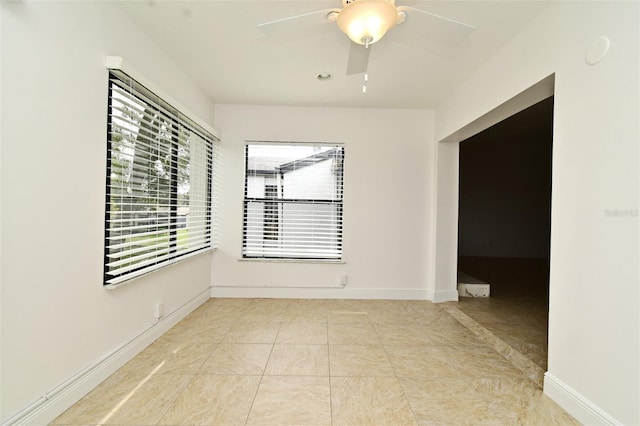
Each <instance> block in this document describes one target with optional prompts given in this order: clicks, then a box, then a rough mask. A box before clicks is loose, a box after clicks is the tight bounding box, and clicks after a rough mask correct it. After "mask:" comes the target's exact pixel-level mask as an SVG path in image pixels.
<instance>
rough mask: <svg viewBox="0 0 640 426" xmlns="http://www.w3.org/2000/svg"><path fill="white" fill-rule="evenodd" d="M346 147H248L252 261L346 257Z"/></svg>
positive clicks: (247, 233) (247, 228)
mask: <svg viewBox="0 0 640 426" xmlns="http://www.w3.org/2000/svg"><path fill="white" fill-rule="evenodd" d="M343 176H344V147H343V146H342V145H338V144H303V143H266V142H262V143H247V144H246V146H245V185H244V227H243V244H242V257H243V258H246V259H251V258H253V259H260V258H262V259H308V260H333V261H339V260H341V259H342V209H343Z"/></svg>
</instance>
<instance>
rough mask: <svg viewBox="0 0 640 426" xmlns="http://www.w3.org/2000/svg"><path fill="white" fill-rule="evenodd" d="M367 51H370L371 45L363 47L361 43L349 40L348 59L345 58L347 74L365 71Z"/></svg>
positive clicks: (367, 60) (367, 61) (367, 57)
mask: <svg viewBox="0 0 640 426" xmlns="http://www.w3.org/2000/svg"><path fill="white" fill-rule="evenodd" d="M369 53H371V46H369V47H364V46H363V45H361V44H356V43H354V42H351V47H350V48H349V59H348V60H347V75H351V74H360V73H363V72H367V66H368V65H369Z"/></svg>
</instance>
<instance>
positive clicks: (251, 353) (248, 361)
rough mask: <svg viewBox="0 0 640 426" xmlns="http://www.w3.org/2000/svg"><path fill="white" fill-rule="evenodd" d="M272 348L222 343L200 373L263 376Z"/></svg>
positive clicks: (260, 345)
mask: <svg viewBox="0 0 640 426" xmlns="http://www.w3.org/2000/svg"><path fill="white" fill-rule="evenodd" d="M272 347H273V345H271V344H259V343H221V344H220V345H218V347H217V348H216V349H215V351H213V353H212V354H211V356H210V357H209V358H208V359H207V360H206V362H205V363H204V364H203V366H202V368H201V369H200V371H199V372H198V373H199V374H257V375H262V373H263V372H264V369H265V366H266V365H267V361H268V360H269V355H270V354H271V349H272Z"/></svg>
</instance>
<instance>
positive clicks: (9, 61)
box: [0, 2, 214, 423]
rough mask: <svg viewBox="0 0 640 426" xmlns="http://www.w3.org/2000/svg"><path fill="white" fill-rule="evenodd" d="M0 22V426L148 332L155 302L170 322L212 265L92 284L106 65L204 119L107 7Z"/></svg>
mask: <svg viewBox="0 0 640 426" xmlns="http://www.w3.org/2000/svg"><path fill="white" fill-rule="evenodd" d="M0 13H1V22H0V24H1V31H2V33H1V40H2V60H1V66H2V68H1V73H0V75H1V78H2V81H1V85H2V99H1V109H2V114H3V116H2V129H1V141H2V145H1V155H0V158H1V161H2V164H1V167H0V173H1V174H0V182H1V184H2V188H1V191H0V193H1V197H2V199H1V202H2V209H1V215H0V217H1V220H2V222H1V224H0V225H1V229H2V241H1V254H2V259H1V262H2V271H1V283H2V289H1V290H2V298H1V302H2V306H1V334H2V349H1V357H2V366H1V368H2V371H1V373H0V376H1V377H2V384H1V391H2V397H1V400H2V403H1V408H0V409H1V412H0V422H1V421H4V420H7V419H8V418H10V417H12V416H13V415H14V414H16V413H17V412H19V411H20V410H22V409H24V408H26V407H28V406H29V405H30V404H32V403H34V402H37V401H41V396H42V395H44V394H45V393H47V392H49V391H51V390H52V389H54V388H55V387H56V386H57V385H59V384H61V383H62V382H64V381H65V380H67V379H69V378H71V377H73V376H74V375H75V374H76V373H78V372H80V371H81V370H82V369H84V368H86V367H90V366H92V365H94V363H96V362H97V361H98V360H100V359H101V358H103V357H104V356H107V355H109V354H111V353H112V352H113V351H114V350H115V349H117V348H120V347H121V346H122V345H124V344H125V343H126V342H128V341H129V340H130V339H132V338H134V337H136V336H138V335H139V334H140V333H141V332H143V331H144V330H146V329H148V328H149V327H151V326H152V324H153V317H154V305H155V303H156V302H157V301H159V300H163V301H164V302H165V312H166V313H170V312H172V311H173V310H175V309H177V308H178V307H180V306H181V305H183V304H185V303H186V302H187V301H189V300H191V299H192V298H194V297H195V296H197V295H198V294H200V293H202V292H205V293H204V294H205V296H208V295H209V292H208V291H207V288H208V286H209V285H210V271H211V269H210V258H211V256H210V255H204V256H201V257H198V258H195V259H193V260H190V261H186V262H184V263H181V264H179V265H176V266H173V267H169V268H166V269H164V270H162V271H159V272H157V273H155V274H152V275H150V276H147V277H144V278H141V279H139V280H137V281H136V282H134V283H132V284H130V285H127V286H125V287H121V288H119V289H116V290H112V291H107V290H105V289H103V287H102V260H103V242H102V238H103V232H104V231H103V229H104V200H105V164H106V113H107V71H106V69H105V68H104V65H103V63H104V57H105V55H118V56H122V57H124V58H125V60H128V61H129V62H130V63H131V64H132V65H133V66H134V67H135V68H136V69H138V70H139V71H140V72H143V73H144V74H145V76H146V77H147V78H148V79H150V80H152V81H153V82H155V83H156V84H157V85H158V86H159V87H161V88H163V89H164V90H165V91H166V92H168V93H170V94H172V95H173V96H174V97H175V98H176V99H177V100H179V101H180V103H182V104H183V105H186V106H188V108H189V109H191V110H192V111H195V112H196V113H198V115H200V116H201V117H203V118H204V119H209V121H211V120H212V118H213V113H214V110H213V105H212V104H210V103H209V101H208V100H207V99H206V98H204V97H203V96H202V95H201V94H200V93H199V91H198V90H197V89H196V88H195V87H194V86H193V84H191V82H190V81H188V80H187V79H186V77H185V76H184V75H183V74H181V73H180V71H179V70H178V68H177V66H176V65H175V64H174V63H172V62H171V61H170V60H169V59H168V58H167V57H166V56H164V54H163V53H162V52H161V51H160V50H159V49H158V48H157V47H156V46H155V45H153V44H151V43H150V42H149V41H148V40H147V39H146V38H145V36H144V35H143V34H142V33H140V32H139V31H138V30H137V29H136V28H135V27H134V26H133V25H132V23H131V22H129V20H128V19H127V18H126V17H125V16H124V15H123V14H122V13H120V11H119V9H118V7H117V6H116V5H115V4H114V3H108V2H99V3H98V2H72V3H61V2H55V3H53V2H2V3H0ZM103 373H105V372H103ZM98 376H99V375H98ZM95 384H97V383H94V385H95ZM80 395H81V394H80ZM75 396H76V397H78V394H75ZM67 402H69V401H67ZM54 411H55V410H54ZM49 415H51V412H50V413H49ZM41 422H42V421H39V422H36V423H41Z"/></svg>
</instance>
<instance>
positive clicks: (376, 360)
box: [52, 299, 577, 426]
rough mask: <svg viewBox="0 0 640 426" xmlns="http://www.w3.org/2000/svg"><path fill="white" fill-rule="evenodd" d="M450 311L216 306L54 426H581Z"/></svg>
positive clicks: (347, 304)
mask: <svg viewBox="0 0 640 426" xmlns="http://www.w3.org/2000/svg"><path fill="white" fill-rule="evenodd" d="M459 306H460V304H455V303H448V304H440V305H436V304H432V303H430V302H425V301H380V300H379V301H373V300H368V301H367V300H358V301H355V300H278V299H212V300H210V301H208V302H207V303H205V304H204V305H202V306H201V307H200V308H198V309H197V310H196V311H195V312H193V313H192V314H191V315H189V316H188V317H187V318H186V319H184V320H183V321H181V322H180V323H179V324H177V325H176V326H175V327H173V328H172V329H171V330H169V331H168V332H167V333H165V335H163V336H162V337H161V338H160V339H158V340H157V341H156V342H154V343H153V344H152V345H151V346H149V347H148V348H147V349H145V350H144V351H143V352H142V353H140V354H139V355H138V356H137V357H135V358H134V359H133V360H131V361H130V362H129V363H128V364H126V365H125V366H124V367H123V368H121V369H120V370H118V371H117V372H116V373H115V374H113V375H112V376H111V377H110V378H108V379H107V380H106V381H104V382H103V383H102V384H101V385H100V386H98V387H97V388H96V389H95V390H94V391H92V392H91V393H89V394H88V395H87V396H85V397H84V398H83V399H82V400H80V401H79V402H78V403H77V404H75V405H74V406H72V407H71V408H70V409H69V410H67V411H66V412H65V413H63V414H62V415H61V416H60V417H58V418H57V419H56V420H55V421H54V422H53V423H52V424H54V425H97V424H117V425H214V424H215V425H394V426H395V425H416V424H418V425H447V424H451V425H501V424H504V425H529V424H531V425H553V424H555V425H572V424H577V423H576V422H575V420H574V419H573V418H572V417H570V416H569V415H568V414H567V413H565V412H564V411H563V410H562V409H561V408H559V407H558V406H557V405H556V404H555V403H553V402H552V401H551V400H549V399H548V398H546V397H545V396H543V395H542V392H541V388H540V385H539V381H538V380H539V377H537V376H536V375H535V374H533V373H532V372H531V364H533V363H532V362H531V361H530V360H528V362H529V363H528V364H527V360H526V359H525V360H523V359H520V358H518V357H517V356H515V355H518V352H517V351H514V350H513V348H511V349H510V348H508V347H502V346H500V345H501V344H504V341H503V340H502V339H499V338H497V340H496V339H494V338H492V336H494V335H493V334H492V333H491V332H489V331H487V329H486V328H484V327H482V326H480V325H479V324H478V323H477V322H476V321H474V320H473V319H472V318H471V317H470V316H468V315H466V314H465V313H464V312H463V311H462V310H460V309H458V307H459ZM494 337H495V336H494ZM520 356H522V355H521V354H520ZM538 369H540V367H538Z"/></svg>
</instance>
